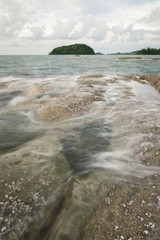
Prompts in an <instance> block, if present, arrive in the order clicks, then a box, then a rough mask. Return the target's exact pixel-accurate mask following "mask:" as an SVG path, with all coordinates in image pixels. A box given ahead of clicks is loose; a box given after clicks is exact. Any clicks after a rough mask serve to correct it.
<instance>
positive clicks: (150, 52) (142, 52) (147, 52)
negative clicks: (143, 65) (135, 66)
mask: <svg viewBox="0 0 160 240" xmlns="http://www.w3.org/2000/svg"><path fill="white" fill-rule="evenodd" d="M137 54H139V55H160V48H159V49H157V48H149V47H148V48H143V49H141V50H139V51H138V52H137Z"/></svg>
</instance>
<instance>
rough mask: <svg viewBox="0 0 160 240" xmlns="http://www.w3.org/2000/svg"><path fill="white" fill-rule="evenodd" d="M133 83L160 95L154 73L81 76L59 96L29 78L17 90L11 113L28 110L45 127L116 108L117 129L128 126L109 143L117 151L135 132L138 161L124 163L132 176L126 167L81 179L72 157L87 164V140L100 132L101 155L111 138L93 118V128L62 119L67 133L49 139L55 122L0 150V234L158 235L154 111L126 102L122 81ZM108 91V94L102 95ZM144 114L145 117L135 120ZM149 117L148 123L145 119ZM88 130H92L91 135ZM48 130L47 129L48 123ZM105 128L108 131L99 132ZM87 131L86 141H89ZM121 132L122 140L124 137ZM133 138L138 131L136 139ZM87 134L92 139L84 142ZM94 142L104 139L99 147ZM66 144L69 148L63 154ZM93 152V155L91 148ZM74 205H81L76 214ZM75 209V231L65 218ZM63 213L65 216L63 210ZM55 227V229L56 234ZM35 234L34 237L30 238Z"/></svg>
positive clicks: (123, 239) (159, 142)
mask: <svg viewBox="0 0 160 240" xmlns="http://www.w3.org/2000/svg"><path fill="white" fill-rule="evenodd" d="M131 82H136V83H140V84H145V85H150V86H152V87H154V88H155V89H156V91H157V92H159V93H160V75H140V76H132V75H128V76H115V77H112V78H109V77H107V76H103V75H87V76H82V77H79V78H78V79H77V80H76V84H75V85H74V86H73V87H71V88H69V90H68V91H65V92H63V93H61V94H57V95H56V94H55V95H54V93H53V92H54V91H53V92H52V91H51V89H50V85H49V83H47V82H41V83H36V84H35V83H34V84H32V85H30V86H29V87H27V88H26V89H25V91H24V92H23V93H21V94H22V95H23V102H19V103H18V105H15V106H14V105H13V108H12V111H13V110H14V109H16V108H17V106H18V107H19V109H20V110H21V109H23V111H24V109H25V110H28V109H34V113H35V115H34V118H33V119H34V120H35V121H37V122H36V123H37V124H41V123H42V122H43V123H44V122H45V124H46V125H45V126H47V125H56V124H57V123H64V125H65V121H66V120H70V119H74V120H75V122H76V121H78V120H77V119H78V118H79V117H82V116H87V115H88V114H91V115H92V113H95V112H96V111H97V112H98V114H99V115H98V120H99V119H100V118H102V116H103V114H104V115H106V116H107V114H108V111H109V109H110V111H112V110H113V111H114V109H115V107H117V106H118V107H117V109H116V111H117V112H116V113H115V117H116V116H117V117H118V120H117V123H116V124H117V126H116V127H117V128H120V127H121V124H122V125H124V127H125V124H126V125H127V124H129V126H130V128H129V129H127V131H128V132H124V129H125V128H124V129H122V133H121V137H120V138H119V139H118V140H117V139H116V141H115V142H114V141H113V142H114V144H115V146H114V147H115V148H116V149H117V147H118V146H120V150H121V147H122V148H123V149H124V150H125V148H127V147H128V145H127V144H128V142H127V141H128V138H127V137H128V136H129V137H130V136H131V138H132V137H133V142H134V146H133V148H132V149H131V148H130V150H131V151H133V152H134V158H135V159H136V161H137V162H136V163H134V165H132V161H131V162H129V164H128V163H125V164H128V166H127V167H128V168H129V173H128V175H129V174H130V173H131V176H128V175H127V177H125V169H121V170H122V173H119V174H117V173H116V174H115V175H114V173H112V172H111V173H110V171H108V172H107V174H108V179H107V180H106V181H104V182H103V179H101V178H99V176H98V174H100V175H102V172H100V173H94V172H93V173H92V174H91V176H89V174H88V173H86V175H85V174H84V176H82V177H81V175H80V176H79V175H78V174H77V175H76V173H77V172H78V170H79V168H80V167H79V168H78V167H77V169H76V168H75V166H74V164H75V162H74V161H75V158H76V159H78V160H80V159H81V158H83V159H84V160H85V161H86V163H87V160H88V156H89V155H88V148H85V147H86V145H89V147H90V148H91V149H92V139H93V143H94V138H96V137H97V136H98V144H97V145H96V147H97V148H98V149H99V148H102V149H101V151H102V152H104V151H107V150H106V149H107V147H110V146H109V144H110V139H109V138H107V133H108V132H107V131H108V129H110V128H109V127H108V125H107V124H106V125H105V123H101V122H99V123H98V122H96V123H95V125H94V124H93V123H92V122H89V124H88V125H87V127H86V128H84V129H83V131H82V129H78V128H77V126H76V127H75V128H73V127H70V128H69V127H68V124H66V125H67V128H66V129H67V130H66V129H65V127H64V129H65V130H64V129H63V130H64V132H63V131H62V132H63V133H65V134H66V135H65V136H64V135H63V136H60V134H59V135H57V136H56V135H55V136H54V134H55V133H56V130H55V129H56V127H55V129H54V130H53V129H52V131H53V132H52V131H51V133H47V134H48V135H47V134H46V136H43V137H41V139H40V140H39V139H37V140H36V139H35V141H32V142H31V143H30V145H28V146H27V147H26V148H25V147H24V149H22V150H21V149H18V150H16V151H15V152H14V151H13V152H11V153H5V154H3V155H2V157H1V159H2V160H1V162H0V166H1V169H3V171H2V175H1V176H0V184H1V190H0V197H1V200H0V227H1V228H0V238H2V239H5V240H8V239H15V240H16V239H18V238H19V239H47V236H50V237H51V238H48V239H53V237H55V234H56V236H57V238H56V240H57V239H62V240H64V239H66V240H75V239H80V240H103V239H104V240H106V239H107V240H140V239H146V240H151V239H153V240H159V236H160V219H159V215H160V172H159V167H160V125H159V119H158V118H157V116H156V114H155V113H154V114H152V112H151V113H150V112H148V113H147V112H145V113H143V112H141V109H143V108H140V110H139V111H137V109H136V107H137V106H138V105H136V104H134V101H133V102H132V103H133V105H132V106H131V102H130V98H132V97H135V95H134V92H133V91H132V88H131V87H130V85H127V84H126V83H131ZM8 84H9V83H8ZM6 85H7V83H5V86H6ZM113 85H114V86H113ZM5 86H4V87H5ZM112 87H113V88H112ZM114 87H115V88H114ZM116 88H117V89H120V91H119V93H120V98H119V99H118V98H116V97H117V95H116V93H115V89H116ZM107 89H109V92H107V94H106V91H107ZM52 90H53V89H52ZM55 92H56V91H55ZM108 94H110V98H111V100H110V102H109V101H108V99H107V97H108V96H109V95H108ZM157 94H158V93H157ZM108 98H109V97H108ZM112 99H113V100H112ZM115 99H117V100H115ZM114 100H115V102H114ZM124 103H126V104H124ZM114 104H115V105H116V106H115V105H114ZM137 104H140V106H141V105H143V103H142V102H138V103H137ZM112 107H113V109H112ZM132 110H133V111H132ZM127 112H128V115H127ZM125 113H126V114H125ZM100 114H102V115H100ZM142 114H144V118H142V119H141V118H140V116H141V115H142ZM145 114H146V115H145ZM147 114H148V115H147ZM157 114H159V113H157ZM89 117H90V115H89ZM148 117H149V120H151V122H150V124H148ZM111 120H112V119H111ZM98 124H99V125H98ZM47 127H48V126H47ZM104 127H105V128H104ZM132 127H133V129H132ZM59 128H60V126H59ZM72 128H73V129H72ZM93 128H94V132H93V134H90V132H92V130H93ZM100 128H102V129H100ZM48 129H49V130H48V132H49V131H50V128H48ZM68 129H69V130H68ZM77 129H78V130H77ZM97 129H98V130H97ZM99 129H100V130H101V131H100V130H99ZM104 129H105V130H106V132H105V134H106V136H103V134H104ZM80 130H81V131H80ZM120 130H121V129H120ZM46 131H47V130H46ZM67 131H68V132H69V133H68V132H67ZM70 131H71V132H70ZM110 131H111V130H110ZM74 133H75V135H74ZM89 134H90V138H88V135H89ZM125 134H126V135H127V137H126V138H124V136H125ZM139 135H141V138H140V140H139V139H138V136H139ZM103 137H105V138H104V139H105V141H106V142H105V141H104V139H103ZM134 137H135V138H134ZM91 138H92V139H91ZM88 139H89V141H90V142H91V144H89V142H87V141H88ZM100 140H102V141H103V142H102V144H101V142H100ZM131 140H132V139H131ZM39 141H41V142H39ZM133 142H132V141H131V143H133ZM70 145H72V146H74V148H73V149H72V151H71V152H69V154H68V147H70ZM99 146H100V147H99ZM93 150H96V153H97V152H98V151H97V149H93ZM115 153H116V152H115ZM117 154H118V153H117ZM89 157H90V158H92V157H93V156H89ZM33 159H34V161H32V160H33ZM72 160H73V162H72ZM131 160H132V159H131ZM44 161H46V162H45V163H44ZM133 162H134V161H133ZM125 164H124V165H123V166H124V167H125ZM135 165H137V166H136V167H135ZM139 166H140V167H139ZM134 167H135V169H134ZM143 167H144V168H143ZM72 168H73V170H75V172H74V174H75V175H74V174H73V176H72V177H69V178H70V179H69V180H68V179H63V177H64V176H67V177H68V176H71V175H70V173H71V172H72ZM81 168H82V167H81ZM117 168H118V167H117ZM148 168H149V169H148ZM126 169H127V168H126ZM143 169H145V170H146V171H147V170H148V172H149V171H150V169H151V172H149V173H148V174H145V170H144V172H143ZM76 170H77V171H76ZM82 170H84V169H83V168H82ZM121 170H120V172H121ZM123 170H124V171H123ZM152 170H153V171H152ZM136 171H137V172H138V176H136ZM35 173H36V174H35ZM65 174H66V175H65ZM87 174H88V175H87ZM94 174H95V175H94ZM96 174H97V175H96ZM87 176H89V177H88V178H87ZM110 176H111V178H110ZM115 176H116V177H117V179H115ZM57 183H58V184H57ZM67 184H68V185H67ZM55 189H56V190H57V189H58V190H57V192H56V191H55V192H54V190H55ZM31 190H32V191H31ZM51 193H52V194H51ZM88 193H89V196H88V195H87V194H88ZM99 193H100V194H99ZM97 195H98V196H97ZM89 201H90V202H89ZM91 201H92V202H91ZM79 206H80V207H82V210H81V211H80V213H79V212H78V211H79ZM72 207H73V208H72ZM68 209H69V210H68ZM73 210H74V212H73V213H74V214H75V215H74V214H73V215H74V216H76V217H75V219H76V221H77V222H78V224H79V225H78V227H79V226H80V227H79V228H78V232H77V228H76V227H77V225H76V224H75V225H76V227H75V226H74V222H75V220H74V218H73V219H71V221H72V220H73V222H69V220H70V219H69V218H68V217H70V216H73V215H72V211H73ZM67 211H69V213H70V214H71V215H69V216H68V215H66V213H68V212H67ZM77 212H78V214H79V215H78V214H77ZM46 213H47V214H46ZM52 213H53V215H52ZM67 218H68V219H67ZM77 219H78V220H77ZM58 220H59V222H57V221H58ZM39 222H40V224H39ZM77 222H76V223H77ZM34 223H35V225H34ZM62 223H63V224H62ZM59 224H60V225H59ZM61 224H62V225H61ZM32 226H33V229H32ZM59 226H61V230H60V231H61V232H58V230H59V228H60V227H59ZM57 229H58V230H57ZM79 229H80V231H79ZM30 230H32V231H31V232H30ZM43 230H44V231H43ZM42 232H43V236H42V235H41V233H42ZM50 232H51V233H50ZM57 232H58V234H59V235H58V234H57ZM48 234H51V235H48ZM74 234H75V235H74ZM37 236H38V237H39V238H36V237H37ZM75 236H76V238H75Z"/></svg>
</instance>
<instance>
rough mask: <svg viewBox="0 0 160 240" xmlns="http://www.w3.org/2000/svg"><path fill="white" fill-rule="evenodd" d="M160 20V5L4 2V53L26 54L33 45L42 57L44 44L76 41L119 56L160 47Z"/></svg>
mask: <svg viewBox="0 0 160 240" xmlns="http://www.w3.org/2000/svg"><path fill="white" fill-rule="evenodd" d="M140 7H141V8H140ZM159 16H160V2H159V1H158V0H152V1H151V0H135V1H132V0H112V1H109V0H99V1H97V0H92V1H91V0H87V1H85V0H57V1H55V2H54V4H53V1H52V0H45V1H42V0H27V1H26V0H0V41H1V42H0V47H1V52H3V53H4V52H5V49H6V52H7V51H8V52H10V51H11V48H12V49H15V51H17V49H18V47H19V52H20V51H22V52H20V53H22V54H23V46H25V49H27V48H28V49H31V46H32V52H33V49H34V48H35V52H36V49H37V51H38V53H41V51H42V50H41V49H42V47H41V45H42V46H43V49H49V48H50V47H51V45H52V44H53V45H54V46H55V47H56V46H57V45H59V44H61V43H63V44H64V43H68V44H69V43H73V42H74V41H75V40H76V42H84V43H88V44H90V43H91V44H93V45H94V46H95V48H96V49H95V50H96V51H100V50H101V49H102V48H104V50H103V52H105V49H106V46H108V45H110V46H111V48H112V49H114V47H115V49H117V48H118V46H119V48H120V49H119V51H121V48H122V47H123V45H126V46H127V47H128V48H129V47H130V50H132V49H133V48H135V47H137V46H142V47H146V45H147V46H148V45H150V46H152V45H154V46H156V45H157V46H158V44H159V39H160V27H159V26H160V18H159ZM4 40H5V44H4ZM138 43H139V45H138ZM16 44H17V45H16ZM45 44H46V45H45ZM2 45H3V47H2ZM4 46H5V47H4ZM16 46H17V47H16ZM154 46H153V47H154ZM8 49H9V50H8ZM26 51H27V50H26ZM47 51H48V50H47ZM106 51H107V50H106ZM113 51H114V50H113ZM13 52H14V51H13Z"/></svg>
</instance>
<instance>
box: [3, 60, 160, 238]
mask: <svg viewBox="0 0 160 240" xmlns="http://www.w3.org/2000/svg"><path fill="white" fill-rule="evenodd" d="M148 58H149V57H147V59H146V57H144V59H143V60H127V62H126V60H118V58H117V56H102V57H101V56H93V57H90V56H89V57H88V56H82V57H77V58H76V57H74V56H64V57H63V56H56V57H55V56H4V57H2V56H1V57H0V66H1V69H0V76H1V78H0V169H1V170H0V171H1V174H0V184H1V188H0V207H1V211H0V228H1V230H0V234H1V237H2V239H78V236H79V231H80V227H81V224H82V222H83V220H84V217H85V213H86V211H87V210H89V209H92V208H93V207H94V206H96V205H97V204H98V202H99V200H100V199H101V198H103V196H104V194H105V192H104V188H105V187H104V186H107V185H108V184H110V183H117V182H130V183H133V182H135V181H140V180H141V179H144V178H145V177H149V176H152V175H154V174H159V173H160V168H159V167H158V166H156V165H154V164H153V165H147V164H143V162H142V155H144V152H145V154H146V158H147V156H149V154H150V153H149V152H147V150H145V149H146V146H151V145H153V146H154V145H155V146H156V147H157V146H158V145H157V144H158V142H154V141H153V140H154V136H153V135H152V133H151V132H146V129H150V128H158V127H160V126H159V119H160V110H159V109H160V95H159V93H158V92H157V91H156V90H155V89H154V88H153V87H151V86H149V85H143V84H141V83H139V82H135V81H132V80H129V79H128V81H126V80H125V79H124V78H123V77H121V76H119V75H118V76H117V74H123V75H126V74H127V75H129V74H135V75H136V74H148V73H149V74H153V73H154V74H159V62H158V61H149V60H148ZM33 62H34V64H33ZM95 66H96V67H95ZM133 66H134V67H133ZM91 73H92V74H94V73H97V74H98V73H100V74H103V76H98V75H92V76H89V75H88V74H91ZM80 76H81V78H79V77H80ZM95 92H96V94H97V92H98V93H99V92H101V97H100V98H99V99H98V100H96V101H90V102H89V104H90V105H89V106H88V107H86V105H84V107H85V109H87V110H86V112H84V111H83V112H81V114H79V115H78V114H75V115H70V116H68V115H67V118H65V119H62V120H61V121H55V122H51V121H43V120H40V119H39V118H38V117H37V113H38V112H39V111H40V110H41V109H42V108H43V107H45V105H46V104H48V103H51V104H52V105H53V104H54V102H55V101H57V102H58V104H59V105H60V106H61V105H62V106H63V105H64V104H66V102H65V101H66V99H67V98H65V97H66V96H69V97H72V96H74V97H75V96H76V97H79V98H80V99H85V96H89V97H90V98H91V96H92V95H91V94H93V95H94V94H95ZM57 99H58V100H57ZM70 104H71V103H70ZM76 104H77V105H78V103H76ZM76 104H75V105H74V107H75V106H76V107H77V105H76ZM59 105H58V106H59ZM77 111H78V110H77ZM158 136H159V135H158ZM158 136H157V137H158ZM148 138H149V140H147V139H148Z"/></svg>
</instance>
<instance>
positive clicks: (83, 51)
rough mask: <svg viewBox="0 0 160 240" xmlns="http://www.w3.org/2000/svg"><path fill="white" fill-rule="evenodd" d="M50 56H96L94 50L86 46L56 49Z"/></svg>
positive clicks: (78, 45) (76, 45)
mask: <svg viewBox="0 0 160 240" xmlns="http://www.w3.org/2000/svg"><path fill="white" fill-rule="evenodd" d="M49 55H95V52H94V50H93V48H91V47H89V46H87V45H86V44H77V43H76V44H73V45H69V46H62V47H57V48H54V49H53V50H52V51H51V52H50V53H49Z"/></svg>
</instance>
